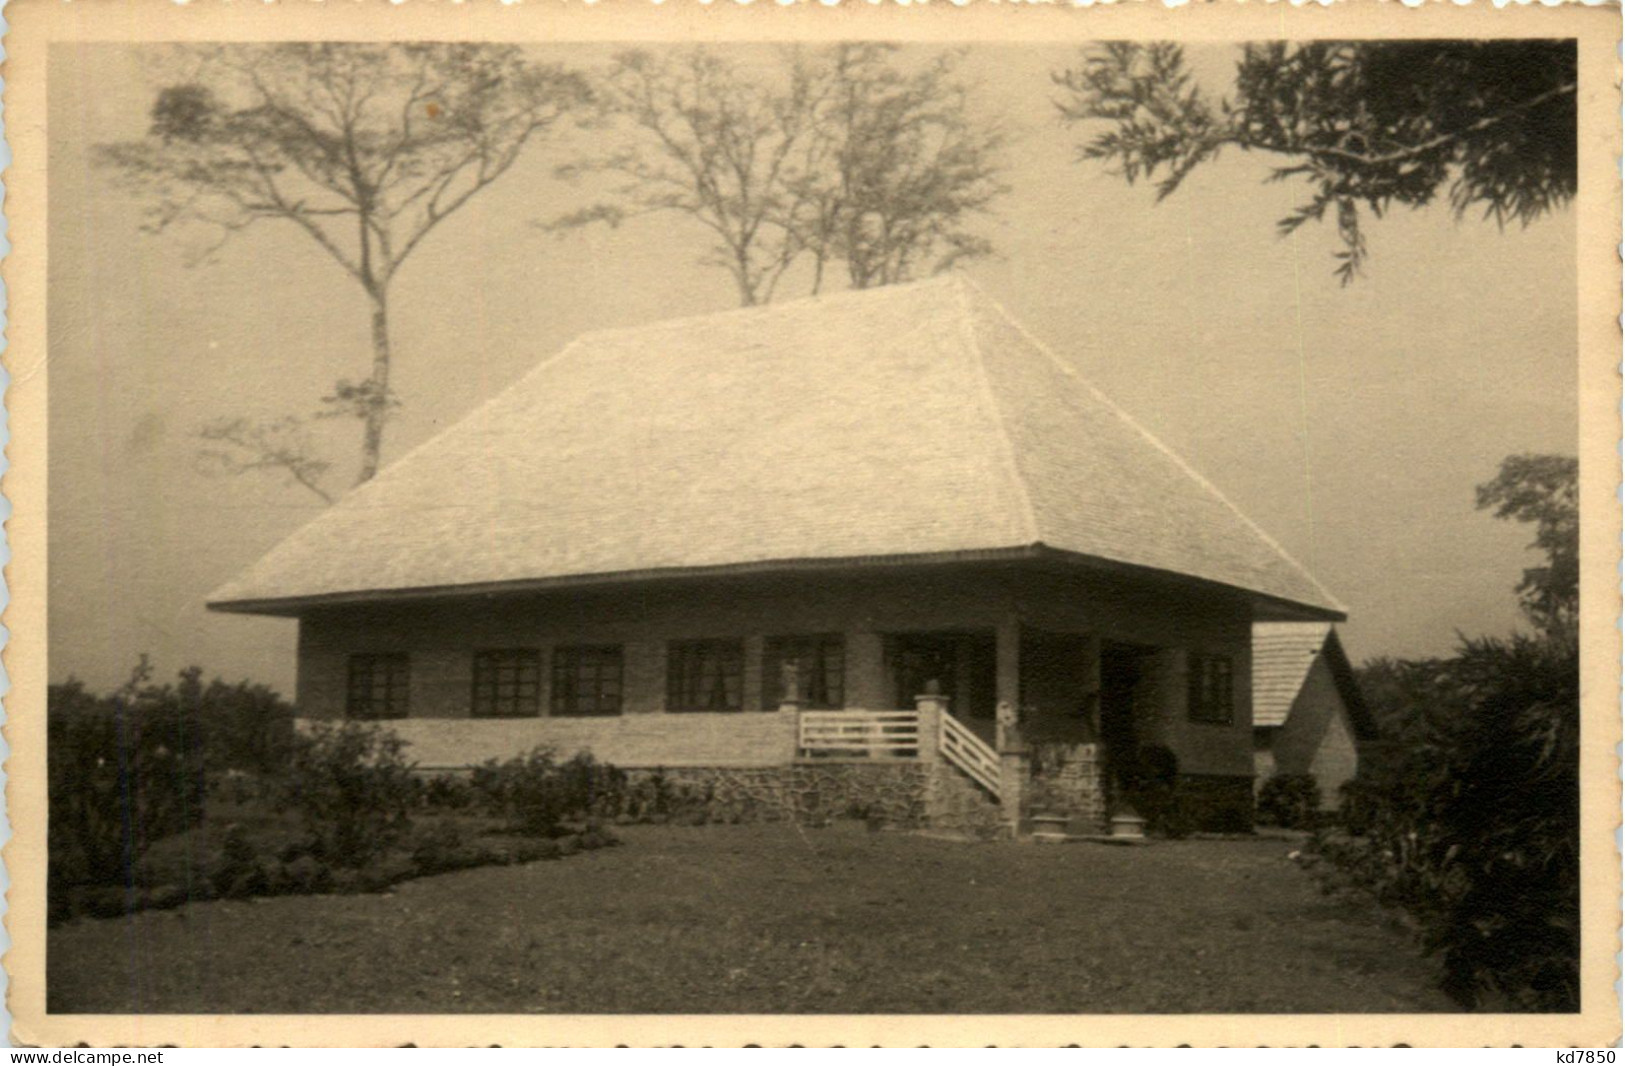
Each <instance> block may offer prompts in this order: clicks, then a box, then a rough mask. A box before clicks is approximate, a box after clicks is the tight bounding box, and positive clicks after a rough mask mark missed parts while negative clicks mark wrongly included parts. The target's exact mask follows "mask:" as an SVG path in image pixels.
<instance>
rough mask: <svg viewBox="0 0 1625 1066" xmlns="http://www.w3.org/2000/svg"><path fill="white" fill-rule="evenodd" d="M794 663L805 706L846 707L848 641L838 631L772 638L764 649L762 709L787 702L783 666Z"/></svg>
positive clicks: (820, 708)
mask: <svg viewBox="0 0 1625 1066" xmlns="http://www.w3.org/2000/svg"><path fill="white" fill-rule="evenodd" d="M786 663H795V665H796V677H797V679H798V682H799V684H800V695H801V701H802V704H803V706H806V707H810V708H812V709H814V710H826V711H835V710H840V709H841V708H843V707H845V706H846V640H845V638H843V637H842V636H841V635H840V634H839V633H825V634H820V635H816V636H789V637H769V638H767V642H766V644H765V645H764V646H763V649H762V709H763V710H764V711H771V710H776V709H777V708H778V706H779V704H780V703H782V702H783V701H784V696H785V693H784V666H785V664H786Z"/></svg>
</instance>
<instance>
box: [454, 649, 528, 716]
mask: <svg viewBox="0 0 1625 1066" xmlns="http://www.w3.org/2000/svg"><path fill="white" fill-rule="evenodd" d="M503 660H506V661H503ZM482 664H494V665H492V666H491V667H490V668H492V669H495V670H496V674H495V676H491V677H486V676H482V675H481V665H482ZM527 672H528V673H529V675H530V676H529V678H528V679H527V678H526V676H525V675H526V673H527ZM504 684H506V685H509V686H511V687H512V689H513V692H512V694H511V695H510V696H508V697H504V696H502V694H501V690H502V687H503V685H504ZM526 689H528V690H529V693H528V696H527V694H526V691H525V690H526ZM487 700H488V701H489V702H485V701H487ZM527 702H528V704H529V709H528V710H527V709H526V704H527ZM507 706H511V707H512V709H511V710H509V709H505V708H506V707H507ZM541 715H542V653H541V649H539V648H476V649H475V651H474V655H473V664H472V669H471V670H470V678H469V703H468V716H469V717H470V718H540V717H541Z"/></svg>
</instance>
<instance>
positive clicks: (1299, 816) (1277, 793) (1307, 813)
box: [1257, 774, 1320, 829]
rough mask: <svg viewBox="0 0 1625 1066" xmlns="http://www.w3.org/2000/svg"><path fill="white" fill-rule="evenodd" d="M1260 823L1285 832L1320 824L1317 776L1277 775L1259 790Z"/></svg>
mask: <svg viewBox="0 0 1625 1066" xmlns="http://www.w3.org/2000/svg"><path fill="white" fill-rule="evenodd" d="M1257 810H1258V821H1259V822H1260V823H1261V824H1263V825H1278V826H1280V827H1281V828H1283V829H1313V828H1315V827H1316V826H1317V825H1319V824H1320V785H1319V784H1318V783H1316V781H1315V775H1314V774H1275V775H1274V776H1272V777H1270V778H1269V779H1268V780H1266V781H1265V782H1264V785H1263V787H1262V788H1260V789H1259V790H1258V807H1257Z"/></svg>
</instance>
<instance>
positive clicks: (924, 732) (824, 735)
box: [796, 710, 1000, 799]
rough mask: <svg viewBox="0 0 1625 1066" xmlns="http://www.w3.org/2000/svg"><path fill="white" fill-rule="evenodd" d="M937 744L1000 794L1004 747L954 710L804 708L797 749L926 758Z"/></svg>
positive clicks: (836, 755)
mask: <svg viewBox="0 0 1625 1066" xmlns="http://www.w3.org/2000/svg"><path fill="white" fill-rule="evenodd" d="M933 719H935V721H933ZM932 748H935V749H936V750H937V751H939V752H941V754H942V757H943V758H944V759H946V760H948V762H949V763H951V764H952V765H953V766H956V767H958V768H959V770H961V771H962V772H963V773H964V774H965V776H966V777H969V778H970V779H971V780H972V781H974V782H975V783H976V784H978V785H980V786H981V787H982V788H984V789H986V790H987V791H988V792H989V793H991V794H992V796H993V798H994V799H998V798H999V793H1000V788H999V778H1000V770H999V755H998V753H997V752H996V751H994V750H993V748H992V746H991V745H989V744H988V743H987V742H986V741H985V740H983V739H982V738H981V737H979V736H977V735H976V734H975V733H972V732H971V731H970V730H969V729H967V728H965V726H964V725H962V724H961V723H960V722H959V720H958V719H957V718H955V717H954V716H953V715H951V714H947V713H945V712H942V711H934V710H926V711H917V710H916V711H802V712H801V715H800V721H799V723H798V725H797V730H796V749H797V751H796V755H797V757H798V758H802V759H920V758H927V757H929V756H930V753H931V749H932Z"/></svg>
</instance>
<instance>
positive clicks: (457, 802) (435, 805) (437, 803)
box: [422, 774, 475, 811]
mask: <svg viewBox="0 0 1625 1066" xmlns="http://www.w3.org/2000/svg"><path fill="white" fill-rule="evenodd" d="M422 801H423V805H424V806H425V807H429V808H431V809H433V810H440V811H464V810H467V809H468V808H469V807H472V806H473V805H474V801H475V791H474V786H473V785H472V784H470V782H469V779H468V776H467V775H466V774H436V775H435V776H433V777H431V778H429V779H428V780H427V781H424V782H422Z"/></svg>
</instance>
